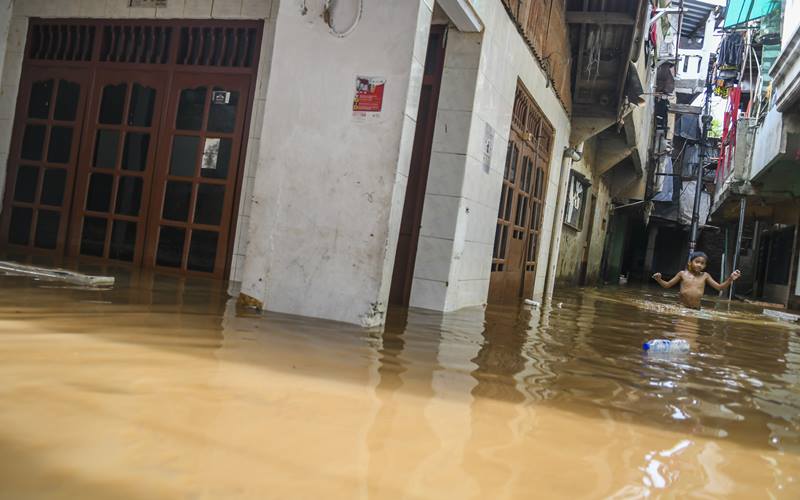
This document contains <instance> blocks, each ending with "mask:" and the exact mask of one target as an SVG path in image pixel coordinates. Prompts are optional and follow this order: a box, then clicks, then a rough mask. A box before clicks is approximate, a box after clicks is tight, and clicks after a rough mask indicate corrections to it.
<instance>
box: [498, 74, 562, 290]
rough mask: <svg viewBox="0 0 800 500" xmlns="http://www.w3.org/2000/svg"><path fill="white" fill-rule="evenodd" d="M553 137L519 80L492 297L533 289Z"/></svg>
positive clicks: (499, 227)
mask: <svg viewBox="0 0 800 500" xmlns="http://www.w3.org/2000/svg"><path fill="white" fill-rule="evenodd" d="M552 137H553V129H552V127H550V126H549V124H548V123H547V122H546V120H545V119H544V117H543V115H542V114H541V111H540V110H539V109H538V108H537V107H536V106H535V104H534V103H533V99H532V98H531V97H530V94H528V92H527V91H526V90H525V89H524V87H523V86H522V84H518V88H517V95H516V98H515V102H514V112H513V115H512V122H511V133H510V134H509V143H508V151H507V153H506V164H505V169H504V172H503V187H502V191H501V195H500V206H499V208H498V212H497V226H496V228H495V240H494V249H493V253H492V267H491V279H490V282H489V301H490V302H494V303H508V302H515V301H518V300H519V299H520V298H521V297H523V296H525V297H527V296H530V295H531V294H532V291H533V282H534V277H535V275H536V254H537V251H538V245H539V238H540V236H539V235H540V232H541V220H542V212H543V207H544V198H545V195H546V192H547V189H546V186H547V171H548V165H549V163H550V154H551V150H552V142H553V141H552Z"/></svg>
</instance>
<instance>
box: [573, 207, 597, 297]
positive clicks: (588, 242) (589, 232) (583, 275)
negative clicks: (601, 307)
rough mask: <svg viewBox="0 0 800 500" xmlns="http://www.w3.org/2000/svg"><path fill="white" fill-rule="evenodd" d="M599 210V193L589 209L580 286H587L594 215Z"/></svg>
mask: <svg viewBox="0 0 800 500" xmlns="http://www.w3.org/2000/svg"><path fill="white" fill-rule="evenodd" d="M596 212H597V195H594V194H593V195H592V204H591V207H590V209H589V226H588V227H587V228H586V241H585V242H584V243H583V257H581V268H580V269H581V270H580V276H579V278H578V284H579V285H580V286H586V284H587V278H588V276H587V274H588V269H589V250H591V247H592V233H593V232H594V217H595V214H596Z"/></svg>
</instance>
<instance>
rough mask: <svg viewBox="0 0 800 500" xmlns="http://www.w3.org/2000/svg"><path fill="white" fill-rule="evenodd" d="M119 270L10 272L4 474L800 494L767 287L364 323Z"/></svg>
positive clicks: (793, 386) (68, 486) (336, 489)
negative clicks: (756, 293)
mask: <svg viewBox="0 0 800 500" xmlns="http://www.w3.org/2000/svg"><path fill="white" fill-rule="evenodd" d="M120 276H121V277H120V279H119V280H118V286H116V287H115V288H114V289H112V290H76V289H74V288H68V287H60V286H58V285H57V284H53V283H38V282H32V281H30V280H26V279H21V278H9V277H0V280H1V281H0V283H1V284H2V288H0V347H1V348H0V458H3V459H5V460H4V463H6V464H9V465H8V466H7V467H4V468H0V481H2V483H3V484H4V486H5V488H4V490H5V491H7V493H2V494H0V496H3V494H7V495H8V497H9V498H21V497H26V496H31V495H41V496H48V497H65V498H70V497H71V498H103V497H108V496H112V493H113V496H114V497H117V498H127V497H130V498H140V497H150V498H152V497H171V496H180V497H183V496H195V497H198V498H203V497H208V498H220V497H226V498H227V497H241V498H263V497H264V496H265V492H268V495H266V496H276V497H303V496H320V495H325V497H330V498H340V497H341V498H352V497H361V498H386V497H389V498H394V497H398V496H407V497H414V498H417V497H419V498H441V497H453V498H483V497H491V498H529V497H530V496H533V495H537V494H540V495H547V496H569V497H581V496H586V497H597V496H609V497H613V498H629V497H631V496H646V495H648V494H658V493H663V492H669V494H671V495H684V494H694V495H701V496H703V495H705V496H712V497H718V496H731V495H742V496H748V497H749V496H766V495H773V496H776V497H780V496H786V497H790V498H791V497H797V494H798V493H800V491H798V486H797V480H798V473H799V472H800V460H799V458H798V457H800V453H798V452H800V448H799V447H798V444H799V442H800V441H799V439H798V436H800V411H799V410H800V384H798V382H800V380H798V377H800V345H798V340H797V332H796V331H795V330H794V329H793V327H791V326H788V325H784V324H780V323H777V322H772V321H765V320H764V319H763V318H761V317H760V316H759V314H758V311H756V310H753V309H748V308H747V307H743V306H733V307H729V306H728V304H727V303H711V304H710V306H709V307H708V308H706V309H705V310H704V311H701V312H700V313H689V312H687V311H683V310H682V309H681V308H680V307H676V306H674V305H673V304H674V298H673V297H672V296H663V295H661V294H660V293H659V294H653V293H652V292H651V291H650V290H625V289H601V290H591V289H587V290H582V291H574V290H573V291H565V292H562V293H560V294H559V296H558V297H557V299H556V300H554V301H553V302H552V303H545V304H543V306H542V307H541V308H533V309H531V308H527V307H522V308H509V307H489V308H487V309H486V310H483V309H481V308H475V309H467V310H463V311H459V312H457V313H453V314H438V313H433V312H426V311H401V310H400V311H392V314H391V315H390V317H389V322H388V323H387V326H386V328H385V329H384V330H383V331H382V332H368V331H364V330H361V329H359V328H356V327H351V326H348V325H342V324H335V323H328V322H320V321H313V320H308V319H303V318H295V317H289V316H282V315H272V314H267V315H264V316H262V315H256V314H253V313H250V312H248V311H245V310H241V309H237V307H236V305H235V303H234V301H232V300H229V299H228V297H227V295H226V293H225V289H224V287H222V286H221V285H215V284H209V283H207V282H198V281H193V280H185V279H178V278H170V277H164V276H152V275H147V274H144V273H142V274H127V275H125V274H121V275H120ZM657 337H666V338H685V339H687V340H689V341H690V343H691V345H692V350H691V352H690V353H689V354H688V355H685V356H680V357H666V358H655V357H652V356H647V355H645V354H643V352H642V350H641V344H642V342H643V341H644V340H647V339H650V338H657ZM10 457H16V458H18V459H15V460H10Z"/></svg>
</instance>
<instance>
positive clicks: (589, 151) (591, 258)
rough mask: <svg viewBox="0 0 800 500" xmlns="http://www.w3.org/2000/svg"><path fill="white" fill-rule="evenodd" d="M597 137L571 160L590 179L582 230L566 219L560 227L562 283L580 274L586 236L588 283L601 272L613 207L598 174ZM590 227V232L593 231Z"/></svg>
mask: <svg viewBox="0 0 800 500" xmlns="http://www.w3.org/2000/svg"><path fill="white" fill-rule="evenodd" d="M598 142H599V141H598V138H597V136H595V137H594V138H592V139H590V140H588V141H586V142H585V143H584V144H583V158H582V160H581V161H579V162H573V163H572V170H575V171H576V172H579V173H580V174H582V175H583V176H584V177H586V179H588V180H589V182H591V186H590V188H589V190H588V192H587V193H586V198H585V209H584V213H583V221H582V222H583V223H582V225H581V229H580V230H576V229H575V228H573V227H572V226H568V225H566V224H564V223H563V214H561V218H562V229H561V244H560V247H559V249H560V251H559V256H558V271H557V274H556V282H557V283H558V284H559V285H577V284H578V281H579V278H580V268H581V261H582V260H583V255H584V251H585V245H586V244H587V240H588V243H589V255H588V259H587V268H586V271H587V272H586V277H587V283H589V284H592V283H594V282H595V281H596V280H597V278H598V276H599V273H600V261H601V259H602V257H603V245H604V244H605V237H606V227H607V225H608V218H609V210H610V208H611V195H610V193H609V189H608V184H607V182H606V179H605V178H604V177H603V176H599V175H596V174H595V165H596V162H597V153H598V146H599V144H598ZM592 195H594V196H596V197H597V198H596V199H597V201H596V209H595V213H594V220H593V221H592V220H591V218H592V213H591V208H592ZM590 229H591V235H590Z"/></svg>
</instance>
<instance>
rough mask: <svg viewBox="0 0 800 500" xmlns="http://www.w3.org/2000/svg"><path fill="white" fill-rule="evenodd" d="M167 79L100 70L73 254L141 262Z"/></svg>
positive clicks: (86, 141) (83, 163)
mask: <svg viewBox="0 0 800 500" xmlns="http://www.w3.org/2000/svg"><path fill="white" fill-rule="evenodd" d="M164 87H165V78H164V77H163V75H162V74H161V73H158V72H130V71H99V72H98V73H97V77H96V79H95V85H94V91H93V93H92V102H91V103H90V105H89V111H88V114H87V120H86V122H87V123H86V126H85V131H84V137H83V142H82V143H83V145H84V147H83V150H82V151H81V156H80V162H79V166H78V180H77V183H76V188H75V205H74V208H73V215H72V224H71V230H70V244H69V253H70V255H73V256H77V255H80V256H83V257H99V258H104V259H112V260H118V261H123V262H131V263H135V264H136V263H139V262H140V261H141V259H142V255H143V253H144V241H145V228H146V216H147V210H146V209H147V206H148V203H149V197H150V192H151V187H152V182H153V177H154V172H155V170H156V169H155V159H156V146H157V137H158V135H157V132H158V128H159V124H160V121H161V110H162V108H163V102H164Z"/></svg>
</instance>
